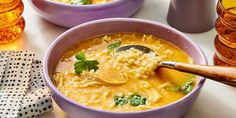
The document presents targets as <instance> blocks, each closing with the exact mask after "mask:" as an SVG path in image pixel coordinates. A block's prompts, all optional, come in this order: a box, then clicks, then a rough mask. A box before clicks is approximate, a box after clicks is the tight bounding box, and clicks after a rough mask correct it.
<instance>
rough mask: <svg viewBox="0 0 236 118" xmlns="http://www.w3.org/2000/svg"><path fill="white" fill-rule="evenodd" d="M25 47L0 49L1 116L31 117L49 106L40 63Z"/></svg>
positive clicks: (47, 91)
mask: <svg viewBox="0 0 236 118" xmlns="http://www.w3.org/2000/svg"><path fill="white" fill-rule="evenodd" d="M34 56H35V54H34V53H32V52H28V51H0V118H28V117H29V118H34V117H36V116H38V115H40V114H42V113H45V112H48V111H51V110H52V100H51V96H50V90H49V88H48V87H47V86H46V83H45V81H44V79H43V74H42V63H41V62H40V61H37V60H34Z"/></svg>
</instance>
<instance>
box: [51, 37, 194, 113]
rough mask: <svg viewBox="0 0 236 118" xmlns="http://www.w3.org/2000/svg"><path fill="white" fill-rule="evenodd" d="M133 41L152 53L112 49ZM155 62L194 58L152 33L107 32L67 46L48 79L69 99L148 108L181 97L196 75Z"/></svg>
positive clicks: (105, 106)
mask: <svg viewBox="0 0 236 118" xmlns="http://www.w3.org/2000/svg"><path fill="white" fill-rule="evenodd" d="M133 44H135V45H143V46H147V47H149V48H151V49H152V50H153V51H154V52H150V53H144V52H142V51H140V50H137V49H134V48H131V49H128V50H125V51H120V52H117V51H116V49H117V48H119V47H121V46H125V45H133ZM159 61H177V62H184V63H192V62H193V61H192V59H191V58H190V57H189V56H188V55H187V54H186V53H185V52H184V51H182V50H181V49H179V48H177V47H176V46H174V45H172V44H170V43H168V42H166V41H164V40H162V39H160V38H158V37H155V36H153V35H147V34H139V33H114V34H107V35H102V36H97V37H94V38H91V39H88V40H85V41H82V42H80V43H79V44H78V45H77V46H76V47H73V48H71V49H69V50H68V51H67V52H66V53H65V54H64V55H63V56H62V58H61V60H60V61H59V63H58V65H57V68H56V70H55V73H54V76H53V82H54V84H55V86H56V87H57V88H58V90H59V91H61V92H62V93H63V94H64V95H65V96H67V97H68V98H70V99H72V100H74V101H76V102H77V103H79V104H83V105H86V106H90V107H94V108H97V109H102V110H109V111H118V112H132V111H139V110H147V109H153V108H158V107H161V106H164V105H166V104H169V103H172V102H175V101H176V100H179V99H180V98H182V97H184V96H185V95H186V94H188V93H189V92H190V91H191V90H192V89H193V88H194V86H195V83H196V76H194V75H191V74H187V73H182V72H179V71H175V70H170V69H167V68H161V69H158V70H155V69H156V67H157V65H158V62H159ZM117 82H122V83H117Z"/></svg>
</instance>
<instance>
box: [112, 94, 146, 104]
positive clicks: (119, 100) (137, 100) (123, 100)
mask: <svg viewBox="0 0 236 118" xmlns="http://www.w3.org/2000/svg"><path fill="white" fill-rule="evenodd" d="M146 101H147V99H146V98H145V97H143V96H141V95H137V94H135V95H131V96H130V97H124V96H122V97H119V96H115V97H114V102H115V105H116V106H118V105H125V104H128V103H130V105H131V106H139V105H145V104H146Z"/></svg>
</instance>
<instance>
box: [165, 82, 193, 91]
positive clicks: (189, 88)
mask: <svg viewBox="0 0 236 118" xmlns="http://www.w3.org/2000/svg"><path fill="white" fill-rule="evenodd" d="M193 85H194V81H189V82H186V83H185V84H184V85H183V86H182V87H180V86H178V85H168V86H166V87H164V88H165V89H166V90H168V91H172V92H182V93H184V94H188V93H189V92H190V91H192V89H193Z"/></svg>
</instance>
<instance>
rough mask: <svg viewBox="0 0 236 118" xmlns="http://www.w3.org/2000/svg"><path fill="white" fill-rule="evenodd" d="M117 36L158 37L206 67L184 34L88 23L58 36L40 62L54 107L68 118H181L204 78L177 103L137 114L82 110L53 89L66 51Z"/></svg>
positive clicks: (150, 26) (130, 22) (123, 21)
mask: <svg viewBox="0 0 236 118" xmlns="http://www.w3.org/2000/svg"><path fill="white" fill-rule="evenodd" d="M117 32H138V33H144V34H152V35H154V36H158V37H160V38H163V39H164V40H166V41H167V42H170V43H172V44H174V45H176V46H178V47H179V48H181V49H182V50H184V51H185V52H186V53H188V54H189V55H190V56H191V57H192V58H193V60H194V63H196V64H202V65H206V64H207V60H206V57H205V55H204V53H203V52H202V50H201V49H200V48H199V47H198V46H197V45H196V44H195V43H193V41H191V40H190V39H189V38H188V37H186V36H185V35H184V34H182V33H181V32H179V31H177V30H175V29H173V28H171V27H169V26H166V25H163V24H160V23H157V22H152V21H147V20H141V19H140V20H139V19H129V18H111V19H102V20H96V21H92V22H88V23H85V24H82V25H79V26H76V27H74V28H72V29H70V30H68V31H66V32H65V33H63V34H62V35H61V36H59V37H58V38H57V39H56V40H55V41H54V42H53V43H52V44H51V46H50V47H49V49H48V51H47V53H46V57H45V58H44V76H45V78H46V81H47V84H48V86H49V87H50V88H51V90H52V97H53V99H54V100H55V102H56V103H57V104H58V106H60V108H61V109H62V110H64V111H65V112H66V113H67V114H68V116H70V117H71V118H179V117H181V116H183V115H184V114H185V113H186V112H187V111H188V110H189V109H190V108H191V106H192V104H193V103H194V101H195V100H196V98H197V96H198V94H199V92H200V89H201V87H202V86H203V84H204V82H205V78H202V77H198V79H197V80H198V81H197V83H196V86H195V88H194V89H193V90H192V91H191V92H190V93H189V94H187V95H186V96H184V97H183V98H181V99H180V100H177V101H175V102H173V103H171V104H168V105H165V106H163V107H159V108H155V109H150V110H145V111H137V112H114V111H104V110H99V109H95V108H92V107H88V106H84V105H82V104H78V103H76V102H74V101H73V100H71V99H69V98H68V97H66V96H65V95H63V94H62V93H61V92H60V91H59V90H58V89H57V88H56V87H55V86H54V84H53V83H52V80H51V79H52V75H53V73H54V71H55V68H56V65H57V63H58V61H59V60H60V58H61V56H62V55H63V54H64V53H65V52H66V51H67V49H69V48H70V47H73V46H75V45H78V44H79V43H80V42H81V41H83V40H86V39H88V38H91V37H94V36H98V35H102V34H107V33H117Z"/></svg>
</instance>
